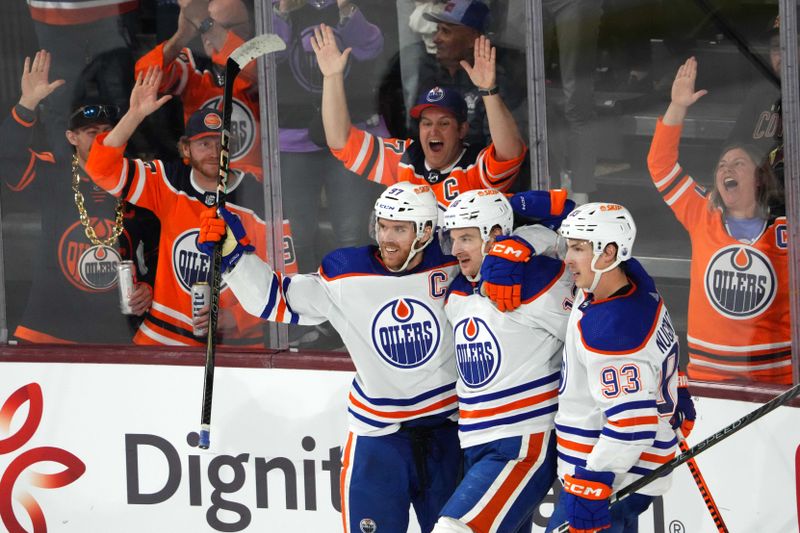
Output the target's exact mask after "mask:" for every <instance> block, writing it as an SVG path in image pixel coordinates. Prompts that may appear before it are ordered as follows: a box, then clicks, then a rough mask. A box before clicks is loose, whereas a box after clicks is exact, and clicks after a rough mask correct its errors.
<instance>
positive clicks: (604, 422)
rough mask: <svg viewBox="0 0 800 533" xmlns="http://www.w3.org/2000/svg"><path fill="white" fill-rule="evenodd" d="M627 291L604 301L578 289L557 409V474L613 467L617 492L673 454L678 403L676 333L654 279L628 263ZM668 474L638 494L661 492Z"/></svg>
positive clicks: (566, 342) (566, 343) (667, 482)
mask: <svg viewBox="0 0 800 533" xmlns="http://www.w3.org/2000/svg"><path fill="white" fill-rule="evenodd" d="M623 265H624V268H625V270H626V272H627V274H628V278H629V280H630V281H631V288H630V290H628V291H627V292H626V293H625V294H622V295H617V296H613V297H611V298H607V299H604V300H597V301H595V300H593V299H592V298H591V297H588V298H587V293H585V292H584V291H581V290H579V291H578V294H577V295H576V297H575V302H574V306H573V309H572V312H571V314H570V317H569V324H568V326H567V338H566V341H565V343H564V362H563V366H562V369H561V374H562V378H561V379H562V382H561V388H560V390H559V397H558V401H559V406H558V413H557V414H556V435H557V438H558V475H559V477H560V478H561V479H563V478H564V476H565V475H566V474H573V473H574V470H575V466H576V465H580V466H584V467H586V468H588V469H589V470H594V471H606V472H608V471H610V472H614V473H615V474H616V475H615V477H614V490H615V491H616V490H618V489H619V488H620V487H624V486H626V485H629V484H630V483H632V482H633V481H635V480H636V479H638V478H639V477H641V476H643V475H647V474H648V473H650V472H651V471H653V470H654V469H655V468H657V467H659V466H661V465H662V464H664V463H666V462H668V461H670V460H671V459H673V458H674V457H675V447H676V445H677V439H676V437H675V432H674V431H673V430H672V427H671V426H670V424H669V419H670V417H671V416H672V413H673V411H674V409H675V402H676V401H677V377H678V373H677V370H678V368H677V364H678V338H677V334H676V332H675V329H674V328H673V327H672V323H671V321H670V318H669V313H668V312H667V308H666V306H665V305H664V301H663V300H662V299H661V296H660V295H659V294H658V292H657V291H656V287H655V284H654V283H653V280H652V278H650V276H649V275H648V274H647V273H646V272H645V271H644V269H643V268H642V266H641V265H640V264H639V263H638V262H637V261H636V260H635V259H630V260H628V261H626V262H625V263H623ZM669 484H670V477H669V476H665V477H662V478H660V479H657V480H655V481H653V482H652V483H650V484H649V485H647V486H645V487H644V488H643V489H642V490H640V491H639V492H640V493H642V494H648V495H652V496H655V495H659V494H663V493H664V492H666V490H667V489H668V488H669Z"/></svg>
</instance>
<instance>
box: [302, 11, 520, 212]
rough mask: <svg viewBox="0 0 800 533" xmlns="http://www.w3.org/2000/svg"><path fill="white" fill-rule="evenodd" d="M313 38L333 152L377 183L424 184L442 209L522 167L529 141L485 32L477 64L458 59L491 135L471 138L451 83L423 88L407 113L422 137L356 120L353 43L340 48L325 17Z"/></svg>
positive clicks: (508, 179) (507, 182)
mask: <svg viewBox="0 0 800 533" xmlns="http://www.w3.org/2000/svg"><path fill="white" fill-rule="evenodd" d="M314 33H315V35H314V38H313V39H312V41H311V45H312V46H313V48H314V51H315V53H316V54H317V61H318V63H319V67H320V70H321V71H322V74H323V76H324V81H323V87H324V88H323V94H322V119H323V122H324V125H325V136H326V138H327V141H328V146H329V147H330V149H331V151H332V152H333V154H334V155H335V156H336V157H337V158H338V159H339V160H340V161H341V162H342V164H343V165H344V166H345V167H347V168H349V169H351V170H353V171H355V172H356V173H358V174H359V175H361V176H362V177H364V178H367V179H369V180H372V181H374V182H376V183H380V184H383V185H387V186H388V185H392V184H394V183H396V182H398V181H410V182H413V183H419V184H428V185H430V186H431V188H432V189H433V191H434V193H435V194H436V197H437V200H438V201H439V206H440V207H441V208H442V209H444V208H446V207H447V206H448V205H449V204H450V202H451V201H453V200H454V199H455V197H456V196H458V195H459V194H460V193H462V192H465V191H468V190H472V189H486V188H492V189H499V190H501V191H505V190H507V189H508V188H509V187H510V186H511V185H512V183H513V182H514V180H515V179H516V177H517V174H518V173H519V169H520V165H521V164H522V160H523V158H524V157H525V152H526V147H525V143H524V141H523V140H522V137H521V136H520V134H519V130H518V129H517V125H516V123H515V122H514V117H513V116H512V115H511V112H510V111H509V110H508V108H507V107H506V105H505V103H504V102H503V99H502V98H501V97H500V95H499V94H498V92H497V84H496V76H495V74H496V70H495V63H496V50H495V49H494V47H493V46H492V44H491V42H489V39H487V38H486V37H483V36H481V37H479V38H478V39H476V41H475V45H474V47H475V59H474V65H472V66H471V65H470V64H469V63H467V62H466V61H463V62H462V63H461V66H462V67H463V68H464V69H465V71H466V73H467V74H468V76H469V78H470V81H471V83H472V85H473V86H474V87H476V88H477V89H478V90H479V91H482V92H483V94H484V95H483V96H482V98H483V104H484V106H485V107H486V115H487V117H488V120H489V128H490V131H491V133H492V135H491V139H492V142H491V143H490V144H489V146H487V147H485V148H483V149H481V148H480V147H478V146H468V145H466V144H465V143H464V139H465V137H466V136H467V134H468V132H469V123H468V122H467V105H466V102H464V98H463V97H462V96H461V95H460V94H459V93H458V92H457V91H455V90H453V89H451V88H442V87H433V88H431V89H430V90H426V91H424V92H423V93H422V94H421V95H420V98H419V100H418V103H417V105H416V106H415V107H414V108H412V109H411V116H412V117H413V118H416V119H419V120H420V126H419V141H414V140H411V139H405V140H402V139H392V138H385V139H382V138H380V137H377V136H374V135H372V134H370V133H369V132H366V131H363V130H361V129H359V128H357V127H355V126H353V124H352V122H351V120H350V114H349V111H348V105H347V98H346V95H345V88H344V83H343V77H344V72H345V69H346V67H347V61H348V56H349V55H350V52H351V50H350V49H349V48H348V49H346V50H345V51H344V52H341V51H340V50H339V47H338V45H337V42H336V40H335V38H334V34H333V31H332V30H331V28H330V27H328V26H325V25H324V24H323V25H321V26H320V28H319V29H316V30H315V32H314Z"/></svg>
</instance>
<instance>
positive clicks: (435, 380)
mask: <svg viewBox="0 0 800 533" xmlns="http://www.w3.org/2000/svg"><path fill="white" fill-rule="evenodd" d="M423 253H424V255H423V259H422V263H421V264H420V265H418V266H417V267H416V268H414V269H412V270H410V271H409V272H407V273H393V272H390V271H389V270H387V269H386V267H385V266H384V265H383V263H382V262H381V260H380V258H379V257H378V248H377V247H376V246H366V247H362V248H345V249H340V250H336V251H334V252H332V253H331V254H329V255H328V256H326V257H325V259H324V260H323V261H322V266H320V268H319V271H318V272H317V273H316V274H303V275H296V276H293V277H291V278H289V277H284V276H282V275H281V274H280V273H277V272H274V271H273V270H272V268H271V267H270V266H269V265H267V264H266V263H264V262H263V261H261V260H260V259H259V258H258V257H256V256H255V255H253V254H246V255H245V256H244V257H243V258H242V259H241V260H240V261H239V262H238V263H237V265H236V266H235V268H233V270H232V271H230V272H228V273H225V274H224V276H223V277H224V280H225V282H226V283H227V284H228V286H229V287H231V289H232V290H233V292H234V294H235V295H236V297H237V298H238V299H239V302H240V303H241V304H242V306H243V307H244V308H245V309H246V310H247V311H248V312H249V313H252V314H254V315H256V316H261V317H262V318H265V319H267V320H272V321H277V322H285V323H293V324H319V323H322V322H324V321H326V320H330V322H331V324H332V325H333V327H334V328H336V331H338V332H339V334H340V335H341V337H342V340H343V341H344V344H345V346H346V347H347V351H348V352H349V353H350V356H351V357H352V359H353V363H354V364H355V367H356V377H355V379H354V380H353V385H352V387H351V389H350V394H349V397H348V413H349V420H350V430H351V431H352V432H354V433H355V434H357V435H372V436H375V435H386V434H390V433H393V432H395V431H397V430H398V429H399V428H400V423H402V422H405V421H408V420H413V419H417V418H422V417H426V416H432V415H438V416H443V417H451V418H452V419H455V416H456V414H457V407H458V399H457V397H456V391H455V382H456V369H455V355H454V348H453V332H452V330H451V329H450V328H449V327H448V326H447V320H446V317H445V312H444V301H445V293H446V291H447V287H448V286H449V285H450V283H451V282H452V280H453V278H454V277H455V275H456V274H457V273H458V266H457V263H456V261H455V258H453V257H451V256H447V255H444V254H443V253H442V252H441V249H440V248H439V243H438V241H437V240H436V239H434V241H433V242H432V243H431V244H430V245H429V246H428V247H427V248H426V249H425V250H424V252H423Z"/></svg>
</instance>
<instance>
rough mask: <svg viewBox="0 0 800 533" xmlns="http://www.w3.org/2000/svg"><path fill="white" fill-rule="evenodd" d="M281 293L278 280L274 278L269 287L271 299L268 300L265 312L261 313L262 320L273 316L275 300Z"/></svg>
mask: <svg viewBox="0 0 800 533" xmlns="http://www.w3.org/2000/svg"><path fill="white" fill-rule="evenodd" d="M279 292H280V291H279V287H278V278H277V277H275V276H272V283H271V284H270V287H269V299H268V300H267V305H266V306H264V310H263V311H261V318H266V319H269V317H270V316H271V315H272V311H273V309H274V307H275V300H276V299H277V296H278V293H279Z"/></svg>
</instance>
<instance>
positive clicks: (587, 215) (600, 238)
mask: <svg viewBox="0 0 800 533" xmlns="http://www.w3.org/2000/svg"><path fill="white" fill-rule="evenodd" d="M558 232H559V234H560V235H561V236H562V237H564V238H566V239H575V240H582V241H589V242H590V243H591V244H592V252H593V253H594V258H593V259H592V272H594V273H595V279H594V283H593V284H592V286H591V287H590V288H589V291H590V292H591V291H593V290H594V289H595V287H597V283H598V282H599V281H600V274H602V273H603V272H608V271H609V270H612V269H613V268H615V267H616V266H617V265H619V264H620V263H621V262H622V261H627V260H628V259H630V258H631V257H633V242H634V240H636V224H635V223H634V222H633V217H632V216H631V213H630V211H628V210H627V209H625V207H623V206H621V205H619V204H610V203H603V202H595V203H591V204H584V205H581V206H578V207H576V208H575V210H574V211H572V213H570V214H569V215H568V216H567V218H565V219H564V222H562V223H561V228H559V230H558ZM611 243H614V244H615V245H616V246H617V257H616V260H615V261H614V262H613V263H612V264H611V265H609V266H608V267H606V268H604V269H602V270H600V269H597V268H596V267H595V265H596V263H597V259H598V258H599V257H600V254H602V253H603V250H605V248H606V246H608V245H609V244H611Z"/></svg>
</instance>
